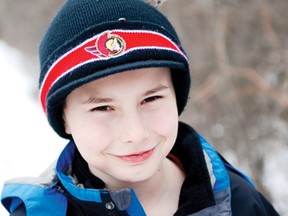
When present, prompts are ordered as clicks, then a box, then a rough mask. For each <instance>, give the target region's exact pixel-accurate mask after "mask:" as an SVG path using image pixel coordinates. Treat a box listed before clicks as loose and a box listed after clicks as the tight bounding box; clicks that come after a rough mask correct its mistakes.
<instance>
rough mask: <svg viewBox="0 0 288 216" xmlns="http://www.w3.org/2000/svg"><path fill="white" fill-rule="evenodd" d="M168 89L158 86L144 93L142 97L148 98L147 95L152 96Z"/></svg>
mask: <svg viewBox="0 0 288 216" xmlns="http://www.w3.org/2000/svg"><path fill="white" fill-rule="evenodd" d="M168 88H169V87H168V86H164V85H159V86H157V87H156V88H153V89H151V90H149V91H147V92H145V93H144V94H143V95H144V96H148V95H151V94H154V93H156V92H159V91H162V90H166V89H168Z"/></svg>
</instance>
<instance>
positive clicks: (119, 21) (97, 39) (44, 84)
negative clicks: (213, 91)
mask: <svg viewBox="0 0 288 216" xmlns="http://www.w3.org/2000/svg"><path fill="white" fill-rule="evenodd" d="M39 56H40V65H41V74H40V80H39V87H40V100H41V103H42V106H43V109H44V111H45V113H46V115H47V118H48V121H49V123H50V125H51V126H52V128H53V129H54V130H55V131H56V132H57V133H58V134H59V135H60V136H61V137H64V138H71V137H70V136H69V135H68V134H66V133H65V130H64V124H63V119H62V108H63V107H62V105H63V102H64V100H65V98H66V96H67V95H68V94H69V93H70V92H71V91H72V90H74V89H75V88H77V87H79V86H81V85H83V84H85V83H87V82H90V81H92V80H95V79H99V78H101V77H104V76H108V75H111V74H115V73H119V72H122V71H126V70H132V69H137V68H146V67H169V68H171V71H172V80H173V84H174V88H175V91H176V98H177V106H178V113H179V114H180V113H181V112H182V111H183V109H184V107H185V105H186V102H187V98H188V94H189V88H190V74H189V64H188V59H187V57H186V55H185V53H184V51H183V50H182V47H181V45H180V41H179V39H178V36H177V34H176V32H175V30H174V28H173V27H172V26H171V24H170V23H169V21H168V20H167V19H166V17H165V16H163V15H162V14H161V13H160V12H159V11H158V10H157V9H156V8H155V7H154V6H152V5H150V4H148V3H146V2H144V0H68V1H67V2H66V3H65V4H64V5H63V7H62V8H61V9H60V11H59V12H58V14H57V15H56V17H55V18H54V20H53V21H52V23H51V25H50V27H49V28H48V30H47V32H46V34H45V36H44V38H43V40H42V42H41V44H40V48H39Z"/></svg>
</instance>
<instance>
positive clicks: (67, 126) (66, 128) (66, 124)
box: [62, 110, 71, 135]
mask: <svg viewBox="0 0 288 216" xmlns="http://www.w3.org/2000/svg"><path fill="white" fill-rule="evenodd" d="M62 121H63V126H64V130H65V132H66V133H67V134H69V135H71V131H70V127H69V124H68V123H67V121H66V116H65V113H64V110H63V112H62Z"/></svg>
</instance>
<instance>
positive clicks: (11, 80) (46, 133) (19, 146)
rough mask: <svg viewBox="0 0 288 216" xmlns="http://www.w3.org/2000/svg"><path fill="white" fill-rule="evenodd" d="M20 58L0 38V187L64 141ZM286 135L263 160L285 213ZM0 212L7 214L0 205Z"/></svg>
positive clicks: (28, 172) (30, 172)
mask: <svg viewBox="0 0 288 216" xmlns="http://www.w3.org/2000/svg"><path fill="white" fill-rule="evenodd" d="M24 61H25V59H24V56H23V55H22V54H21V52H20V51H18V50H16V49H14V48H11V47H9V46H8V45H7V44H5V43H4V42H3V41H0V71H1V73H2V79H1V80H0V98H1V101H2V103H1V104H2V105H1V112H0V119H1V121H0V128H1V142H2V143H1V150H0V173H1V175H0V185H1V186H0V190H1V189H2V185H3V182H4V181H5V180H7V179H10V178H14V177H22V176H37V175H39V174H40V173H41V172H42V171H43V170H44V168H45V167H47V166H48V165H49V164H50V163H51V162H52V161H53V160H55V159H56V158H57V156H58V154H59V153H60V151H61V150H62V148H63V147H64V145H65V144H66V140H63V139H60V138H59V137H58V136H57V135H56V134H55V133H54V132H53V131H52V129H51V128H50V127H49V126H48V123H47V121H46V119H45V116H44V114H43V112H42V110H41V109H40V105H39V104H38V102H37V101H35V100H34V99H33V98H32V96H31V92H30V91H31V89H30V86H31V80H29V78H28V76H25V74H26V73H24V72H23V68H25V67H24V64H25V62H24ZM277 127H279V132H280V133H281V132H283V133H285V125H281V123H280V122H279V123H278V125H277ZM286 135H287V134H286ZM286 135H285V134H283V136H282V137H283V140H278V141H277V142H275V143H273V146H274V148H271V149H267V150H266V151H269V152H270V154H269V155H270V156H269V157H268V156H267V157H266V159H265V176H264V178H265V179H266V180H265V181H264V184H265V185H266V186H267V188H269V189H270V190H271V194H272V198H273V202H274V204H275V206H276V207H277V208H278V209H279V210H281V212H282V215H286V216H288V210H287V203H288V202H287V201H288V188H287V179H288V172H287V158H288V151H287V146H286V145H285V139H287V136H286ZM280 137H281V136H280ZM286 141H287V140H286ZM231 154H232V156H230V158H231V159H233V153H231ZM227 156H228V157H229V155H228V154H227ZM0 215H1V216H2V215H8V214H7V212H6V211H5V210H4V208H3V207H2V206H1V207H0Z"/></svg>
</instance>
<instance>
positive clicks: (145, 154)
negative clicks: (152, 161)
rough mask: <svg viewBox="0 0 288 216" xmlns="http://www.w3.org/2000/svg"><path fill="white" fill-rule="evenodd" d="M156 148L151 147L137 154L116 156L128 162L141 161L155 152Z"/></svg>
mask: <svg viewBox="0 0 288 216" xmlns="http://www.w3.org/2000/svg"><path fill="white" fill-rule="evenodd" d="M154 149H155V148H153V149H150V150H148V151H143V152H139V153H136V154H131V155H123V156H116V157H117V158H119V159H121V160H123V161H125V162H128V163H141V162H144V161H146V160H147V159H148V158H150V156H151V155H152V154H153V152H154Z"/></svg>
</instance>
